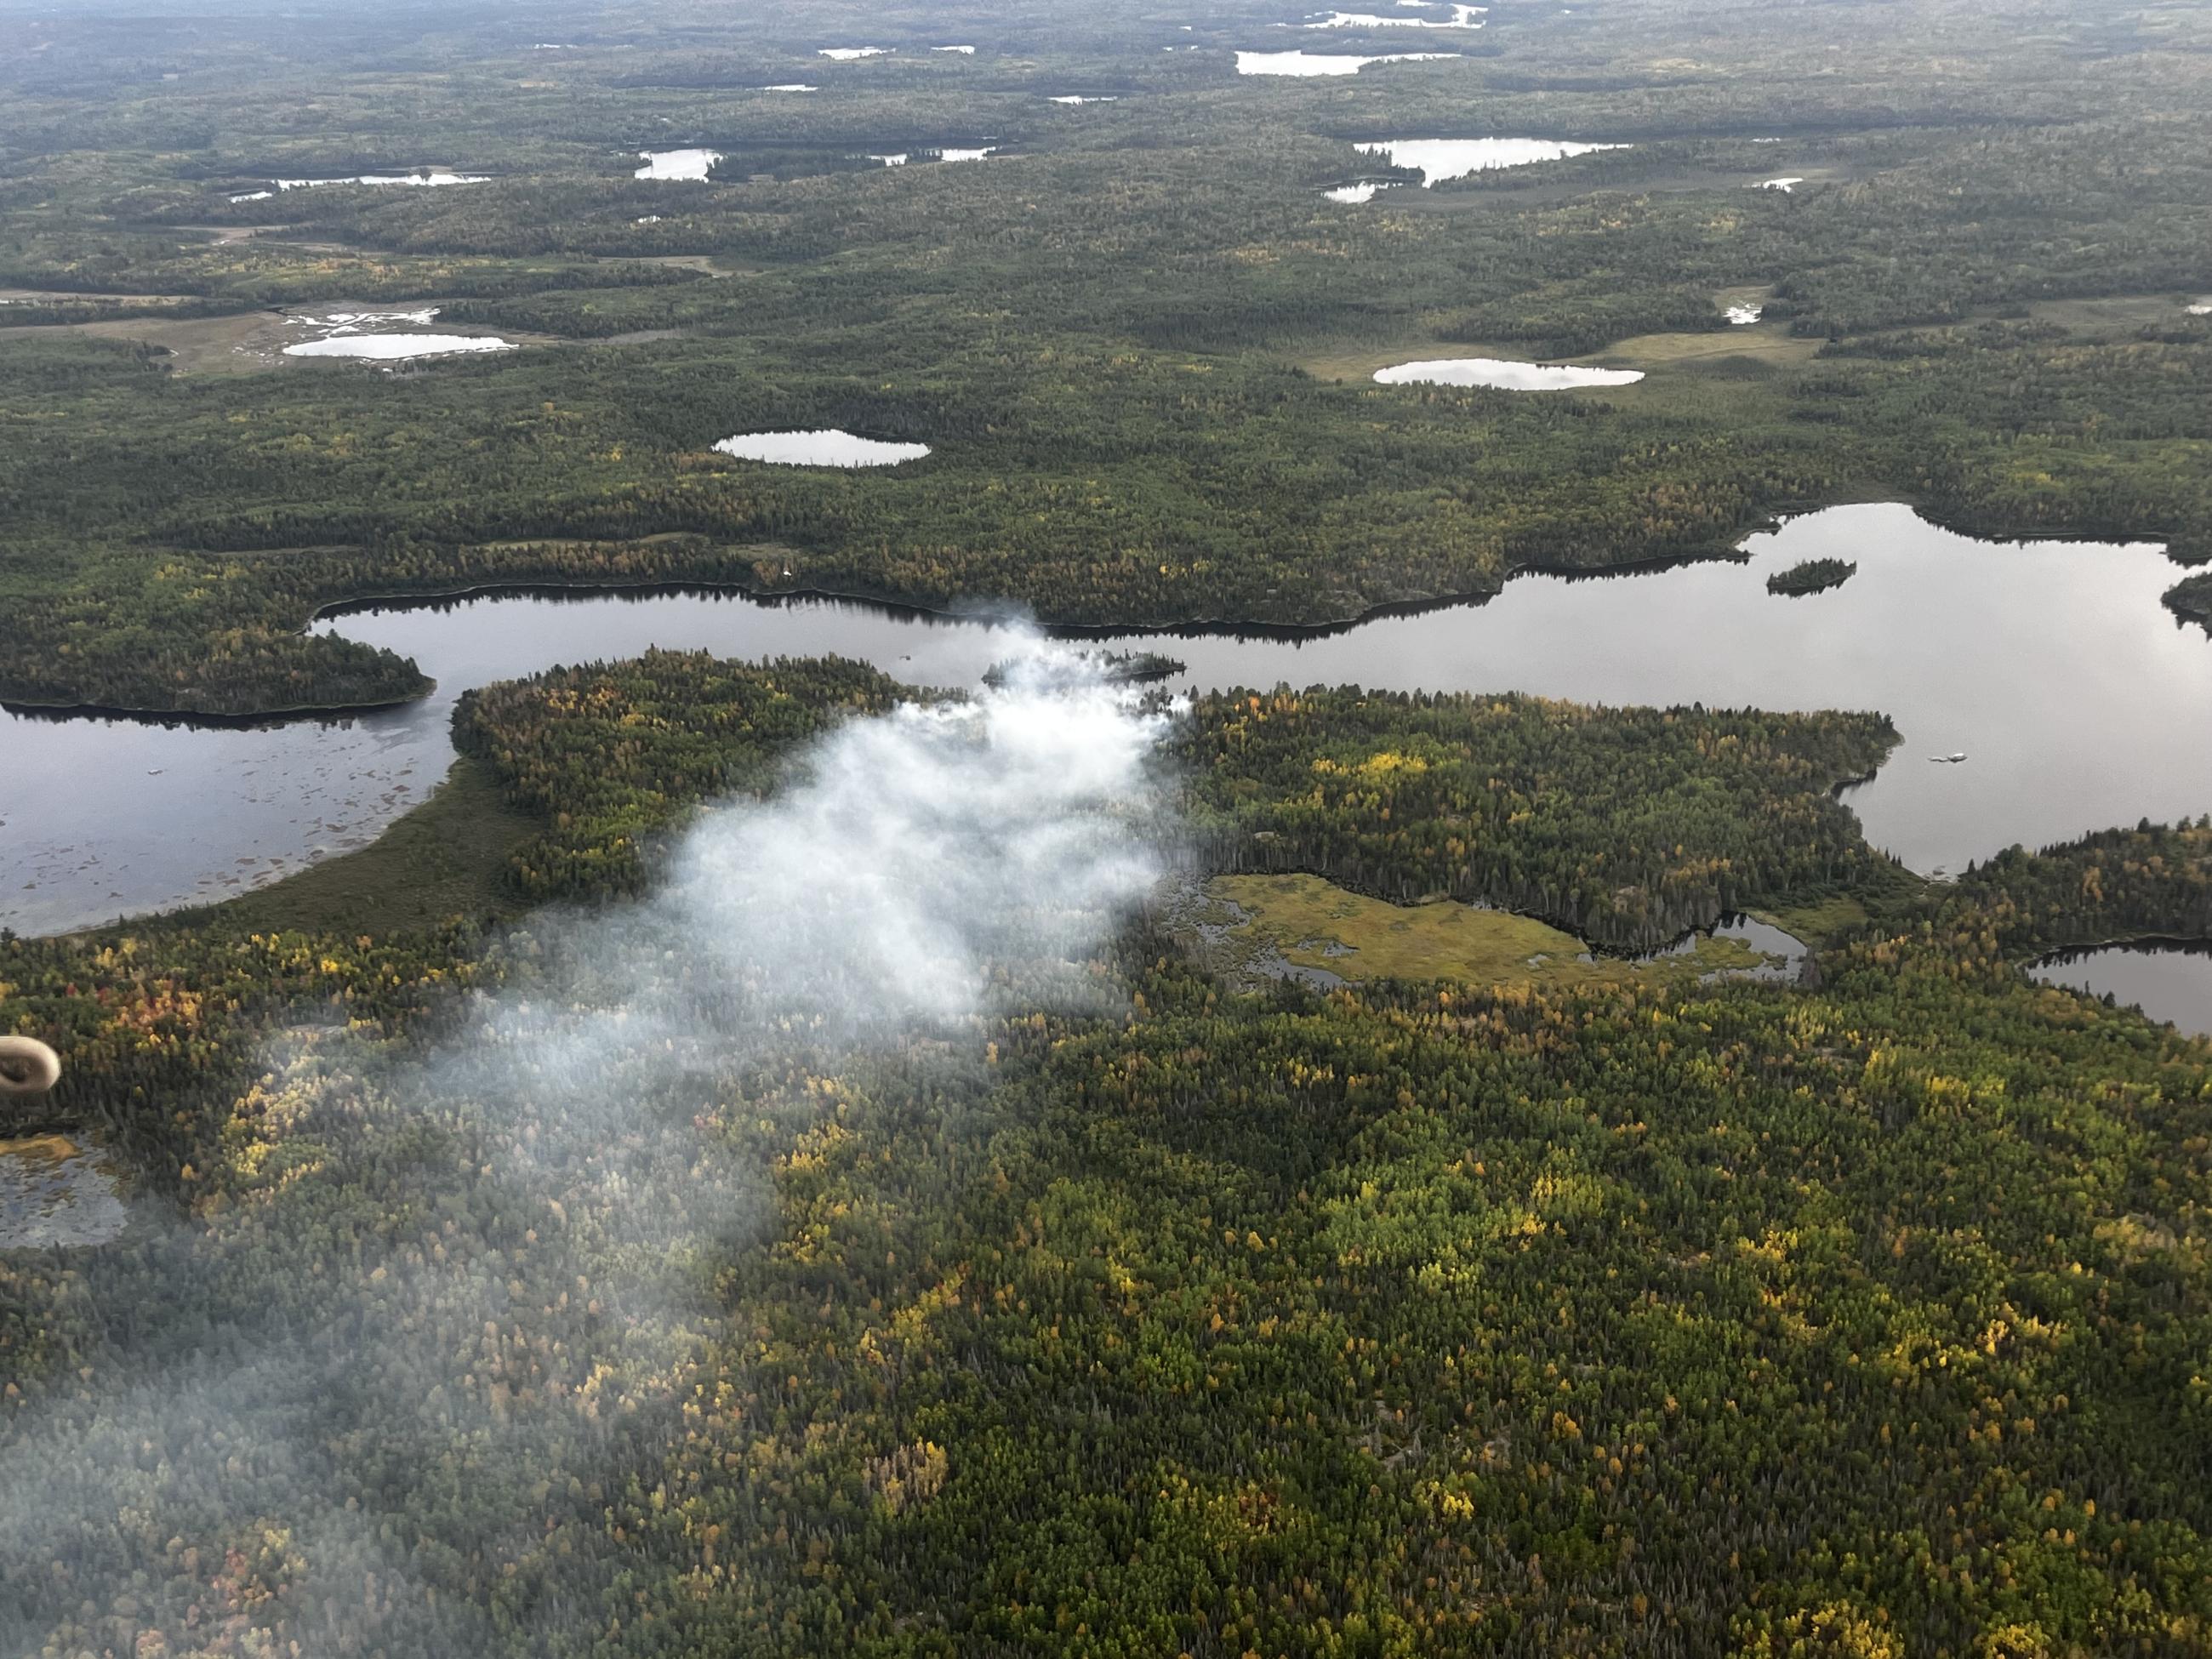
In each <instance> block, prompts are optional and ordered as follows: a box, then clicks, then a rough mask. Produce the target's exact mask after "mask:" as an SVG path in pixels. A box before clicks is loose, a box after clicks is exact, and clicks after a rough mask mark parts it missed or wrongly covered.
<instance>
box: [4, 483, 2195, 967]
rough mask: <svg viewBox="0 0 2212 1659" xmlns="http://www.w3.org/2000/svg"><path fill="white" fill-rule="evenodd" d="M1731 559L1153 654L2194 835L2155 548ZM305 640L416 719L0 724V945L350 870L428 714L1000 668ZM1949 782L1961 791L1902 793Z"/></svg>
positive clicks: (1870, 536)
mask: <svg viewBox="0 0 2212 1659" xmlns="http://www.w3.org/2000/svg"><path fill="white" fill-rule="evenodd" d="M1746 546H1747V551H1748V555H1749V556H1748V558H1747V560H1745V561H1742V562H1735V561H1729V560H1717V561H1711V562H1702V563H1698V564H1692V565H1684V566H1678V567H1675V568H1668V569H1660V570H1651V571H1648V572H1644V573H1641V574H1628V575H1620V576H1613V577H1607V578H1584V579H1579V580H1569V579H1565V578H1561V577H1556V576H1547V575H1535V574H1530V575H1523V576H1519V577H1516V579H1514V580H1512V581H1511V582H1510V583H1509V584H1508V585H1507V586H1506V588H1505V591H1504V592H1503V593H1502V594H1500V595H1499V596H1498V598H1496V599H1492V600H1491V601H1490V602H1489V603H1488V604H1486V605H1459V606H1453V607H1448V608H1443V609H1438V610H1431V611H1422V612H1419V613H1418V614H1414V615H1403V616H1389V617H1378V618H1376V619H1375V620H1372V621H1370V622H1367V623H1362V624H1360V625H1358V626H1357V627H1354V628H1350V629H1344V630H1342V631H1340V632H1337V633H1334V634H1328V635H1306V636H1303V637H1297V638H1276V637H1260V638H1237V637H1234V636H1231V635H1218V634H1217V635H1201V636H1198V637H1192V638H1184V639H1180V640H1177V641H1175V642H1174V643H1173V644H1172V645H1170V646H1169V647H1167V648H1168V649H1169V650H1170V652H1171V653H1172V654H1174V655H1175V656H1176V657H1178V658H1180V659H1182V660H1183V661H1185V662H1186V663H1188V665H1189V668H1190V671H1189V673H1188V676H1187V677H1186V678H1185V679H1184V681H1183V682H1182V683H1183V684H1196V685H1225V684H1237V683H1243V684H1257V685H1272V684H1275V683H1277V682H1279V681H1285V680H1287V681H1290V682H1291V683H1293V684H1301V685H1304V684H1314V683H1316V682H1322V683H1328V684H1340V683H1358V684H1367V685H1371V686H1376V687H1383V688H1389V689H1399V690H1419V689H1431V690H1477V691H1504V690H1521V691H1530V692H1535V693H1540V694H1541V695H1544V696H1557V697H1567V698H1573V699H1577V700H1580V701H1584V702H1611V703H1658V704H1668V703H1687V702H1704V703H1705V704H1706V705H1708V706H1709V707H1710V706H1723V707H1742V706H1747V705H1748V706H1759V707H1764V708H1790V709H1808V708H1879V709H1881V710H1884V711H1886V712H1887V713H1888V714H1890V715H1891V716H1892V717H1893V719H1894V720H1895V721H1896V722H1897V726H1898V728H1899V731H1901V732H1903V733H1904V738H1905V740H1904V743H1903V744H1902V746H1901V747H1900V748H1899V750H1897V752H1896V753H1895V754H1894V755H1893V757H1891V759H1890V761H1889V763H1887V765H1885V766H1884V767H1883V768H1882V769H1881V772H1880V773H1879V775H1877V776H1876V777H1875V779H1874V781H1872V782H1870V783H1867V784H1864V785H1862V786H1860V787H1857V788H1854V789H1852V790H1851V791H1850V792H1849V793H1848V794H1847V795H1846V798H1845V799H1847V800H1848V802H1849V804H1850V805H1851V806H1852V807H1853V809H1854V810H1856V811H1857V812H1858V813H1859V815H1860V817H1861V818H1862V820H1863V822H1864V823H1865V825H1866V829H1867V833H1868V836H1869V838H1870V839H1871V840H1872V841H1873V842H1875V844H1876V845H1878V846H1881V847H1883V848H1887V849H1889V850H1890V851H1891V852H1893V853H1895V854H1897V855H1898V856H1899V857H1900V858H1902V859H1903V860H1905V863H1906V864H1908V865H1910V866H1911V867H1912V868H1914V869H1916V870H1919V871H1921V872H1925V873H1942V872H1954V871H1956V870H1957V869H1959V868H1960V866H1963V865H1964V864H1965V863H1966V861H1967V860H1970V859H1974V858H1980V857H1985V856H1987V855H1988V854H1991V853H1993V852H1996V851H1997V850H1998V849H2000V848H2004V847H2006V846H2009V845H2010V844H2012V843H2013V842H2026V843H2027V844H2028V845H2030V846H2037V845H2041V844H2044V843H2046V842H2054V841H2059V840H2063V839H2066V838H2068V837H2070V836H2076V835H2079V834H2081V833H2082V832H2084V831H2086V830H2089V829H2101V828H2105V827H2107V826H2109V825H2112V824H2116V823H2134V822H2136V819H2138V818H2141V817H2149V818H2151V819H2153V820H2162V821H2171V820H2172V819H2175V818H2178V817H2184V816H2187V817H2194V816H2196V815H2197V814H2198V813H2200V812H2203V811H2212V640H2207V639H2206V637H2205V635H2204V634H2203V630H2201V629H2197V628H2194V627H2191V628H2188V629H2183V628H2179V627H2177V626H2176V624H2175V623H2174V620H2173V618H2172V615H2171V614H2170V613H2169V612H2167V611H2166V610H2165V609H2164V607H2163V606H2161V605H2160V603H2159V599H2160V594H2161V593H2163V592H2164V591H2165V590H2166V587H2168V586H2171V585H2172V582H2173V581H2174V580H2176V578H2177V575H2178V574H2179V573H2178V572H2177V570H2176V568H2175V567H2174V566H2173V565H2172V563H2171V562H2169V561H2168V560H2167V559H2166V557H2165V556H2164V555H2163V554H2162V553H2161V552H2160V550H2158V549H2157V548H2155V547H2154V546H2149V545H2140V544H2139V545H2131V546H2130V545H2113V544H2095V543H2056V542H2042V543H2030V544H2000V543H1987V542H1977V541H1974V540H1972V539H1970V538H1966V537H1963V536H1954V535H1952V534H1949V533H1948V532H1944V531H1941V530H1938V529H1936V528H1935V527H1934V526H1929V525H1928V524H1925V523H1923V521H1921V520H1919V519H1917V517H1915V516H1914V514H1913V513H1911V510H1910V509H1908V508H1906V507H1898V506H1862V507H1834V508H1831V509H1829V510H1827V511H1826V512H1822V513H1813V514H1809V515H1808V516H1806V517H1804V518H1801V519H1797V520H1792V521H1791V522H1790V523H1789V524H1788V525H1786V526H1783V527H1782V528H1781V529H1780V530H1779V531H1777V532H1768V533H1763V534H1760V535H1757V536H1753V538H1751V539H1750V540H1749V542H1748V543H1747V544H1746ZM1820 556H1837V557H1842V558H1847V559H1851V560H1856V561H1857V563H1858V566H1859V569H1858V574H1857V575H1855V576H1854V577H1853V578H1852V579H1851V580H1850V581H1848V582H1846V583H1844V585H1843V586H1841V587H1838V588H1836V589H1833V590H1832V591H1830V592H1825V593H1820V594H1817V595H1814V596H1812V597H1809V598H1802V599H1789V598H1783V597H1778V596H1776V595H1772V594H1770V593H1769V592H1767V591H1766V586H1765V579H1766V577H1767V575H1768V574H1770V573H1771V572H1774V571H1777V570H1780V569H1784V568H1787V567H1789V566H1790V565H1792V564H1795V563H1796V562H1798V561H1800V560H1802V559H1807V558H1814V557H1820ZM317 626H318V629H319V630H321V631H331V632H337V633H342V634H343V635H347V636H348V637H349V638H353V639H357V640H363V641H368V642H370V643H373V644H376V645H383V646H389V647H392V649H393V650H396V651H399V652H402V653H405V654H406V655H408V656H410V657H412V658H414V659H416V661H417V662H418V663H420V664H421V665H422V667H423V669H424V670H425V671H428V673H430V674H432V675H433V676H435V678H437V681H438V690H437V692H436V694H435V696H432V697H430V698H428V699H426V700H425V701H424V702H421V703H417V704H415V705H412V706H410V707H408V708H400V709H394V710H391V711H387V712H384V713H380V714H365V715H361V716H356V717H355V718H352V719H349V720H337V721H316V720H306V721H295V722H292V723H289V724H283V725H277V726H269V727H263V728H258V729H247V730H237V729H210V728H206V727H189V726H179V727H167V728H165V727H162V726H157V725H151V724H145V723H140V722H134V721H129V720H91V719H82V718H78V719H67V720H52V719H47V718H42V717H35V716H21V715H7V716H4V717H0V775H4V776H9V777H15V778H38V779H44V780H48V782H47V783H46V787H42V788H40V789H39V790H37V791H36V792H34V793H27V792H24V791H21V790H16V791H11V792H9V796H8V798H7V799H5V800H4V801H0V925H6V926H11V927H15V929H16V930H17V931H19V932H21V933H45V932H53V931H58V930H61V929H65V928H70V927H82V926H86V925H88V924H90V923H93V922H96V921H105V920H109V919H112V918H113V917H115V916H118V915H125V914H131V913H137V912H141V911H145V910H149V909H155V908H161V907H165V906H171V905H175V904H179V903H184V902H194V901H199V900H206V899H210V898H216V897H222V896H227V895H228V894H231V893H234V892H236V891H238V890H240V889H241V888H244V887H246V886H251V885H254V884H258V883H259V882H262V881H264V880H267V879H270V878H272V877H273V876H275V875H278V874H282V873H283V872H286V871H289V870H293V869H296V868H298V867H300V866H301V865H302V864H304V863H306V862H308V861H310V860H313V859H314V858H316V857H319V856H321V855H324V854H329V853H332V852H337V851H340V850H343V849H345V848H352V847H357V846H361V845H362V844H364V843H365V842H368V841H369V840H370V839H372V838H373V837H374V836H375V835H376V834H377V833H378V831H380V829H383V827H384V826H385V825H386V824H387V823H390V822H391V821H392V819H393V818H395V817H398V815H399V814H400V813H401V812H403V811H405V810H406V809H407V808H409V807H410V806H412V805H416V803H417V802H419V801H421V800H422V799H423V798H424V797H425V796H426V795H428V793H429V792H430V791H431V790H432V789H434V788H435V787H436V786H437V783H438V781H439V779H440V778H441V777H442V776H443V775H444V774H445V772H446V769H447V767H448V765H449V764H450V763H451V761H452V757H453V750H452V746H451V744H450V741H449V738H448V730H447V727H448V721H449V719H450V716H451V713H452V708H453V699H454V698H455V697H456V696H458V695H459V693H460V692H462V691H463V690H466V689H467V688H469V687H471V686H474V685H481V684H484V683H485V682H486V681H489V680H494V679H500V678H508V677H512V676H514V675H519V674H527V673H531V672H533V671H537V670H538V669H542V668H544V667H547V666H549V665H552V664H555V663H574V662H583V661H591V660H596V659H611V658H618V657H625V656H629V655H633V654H635V653H638V652H640V651H642V650H644V649H645V648H646V647H648V646H663V647H675V648H693V649H696V648H705V649H708V650H712V651H714V652H717V653H721V654H724V655H727V656H734V657H757V656H762V655H807V654H811V653H822V652H838V653H843V654H845V655H848V656H852V657H859V658H863V659H866V660H868V661H870V662H872V663H875V664H877V665H879V666H880V667H882V668H884V670H886V671H889V672H890V673H892V674H895V675H896V676H897V677H898V678H901V679H902V680H906V681H908V682H909V683H912V684H939V685H958V686H973V685H975V684H977V683H978V682H979V681H980V679H981V676H982V674H983V671H984V670H985V669H987V667H988V666H989V665H991V663H992V662H993V661H994V659H997V658H998V657H999V656H1000V655H1001V654H1002V653H1003V652H1004V651H1005V649H1006V634H1005V632H1004V630H1003V629H1001V628H1000V627H998V626H995V625H994V624H991V623H984V622H975V621H945V620H935V619H929V618H924V617H914V616H911V615H906V614H899V613H893V612H890V611H884V610H881V609H878V608H875V607H872V606H867V605H855V604H848V603H840V602H836V601H830V600H817V601H793V602H788V603H783V604H763V603H759V602H757V601H754V600H750V599H744V598H743V597H739V596H734V595H702V594H696V593H675V594H669V593H659V594H652V595H643V596H641V595H632V596H629V597H614V596H604V595H602V596H595V597H591V598H586V599H556V598H550V597H542V596H524V597H505V598H496V599H476V600H471V601H467V602H464V603H459V604H448V605H443V606H441V607H437V608H415V609H408V610H393V611H380V612H369V613H362V614H356V615H352V616H346V617H336V618H332V619H328V620H326V621H325V622H323V623H319V624H317ZM1125 642H1126V643H1133V642H1134V639H1133V637H1132V638H1131V639H1130V640H1128V641H1125ZM1955 752H1964V753H1965V754H1966V757H1967V758H1966V762H1965V763H1962V764H1958V765H1950V764H1931V763H1930V762H1929V757H1931V756H1948V755H1951V754H1953V753H1955Z"/></svg>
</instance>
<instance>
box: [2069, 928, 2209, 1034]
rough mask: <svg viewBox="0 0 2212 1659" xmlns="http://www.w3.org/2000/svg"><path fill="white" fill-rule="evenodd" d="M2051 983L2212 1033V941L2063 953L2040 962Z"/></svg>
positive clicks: (2171, 1023) (2182, 1025) (2112, 947)
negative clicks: (2103, 997) (2207, 942)
mask: <svg viewBox="0 0 2212 1659" xmlns="http://www.w3.org/2000/svg"><path fill="white" fill-rule="evenodd" d="M2035 976H2036V978H2038V979H2039V980H2041V981H2043V982H2044V983H2045V985H2063V986H2065V987H2068V988H2069V990H2075V991H2083V992H2087V994H2089V995H2091V996H2093V997H2102V996H2109V997H2111V998H2112V1000H2114V1001H2115V1002H2118V1003H2123V1004H2124V1005H2126V1006H2130V1007H2135V1008H2140V1009H2142V1011H2143V1012H2144V1013H2146V1014H2148V1015H2149V1016H2150V1018H2153V1019H2156V1020H2163V1021H2165V1022H2166V1024H2169V1025H2175V1026H2179V1028H2180V1029H2181V1030H2185V1031H2194V1032H2196V1033H2197V1035H2198V1036H2212V945H2206V944H2189V945H2183V944H2173V943H2166V942H2155V941H2146V942H2144V943H2142V944H2140V945H2106V946H2105V947H2104V948H2103V949H2102V950H2098V951H2060V952H2059V953H2058V954H2057V955H2056V956H2052V957H2045V958H2044V959H2043V960H2042V961H2041V962H2039V963H2036V964H2035Z"/></svg>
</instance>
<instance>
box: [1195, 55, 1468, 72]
mask: <svg viewBox="0 0 2212 1659" xmlns="http://www.w3.org/2000/svg"><path fill="white" fill-rule="evenodd" d="M1458 56H1459V54H1458V53H1457V52H1376V53H1370V54H1369V55H1367V56H1365V57H1357V56H1353V55H1352V54H1350V53H1346V52H1238V53H1237V73H1238V74H1239V75H1357V74H1358V73H1359V71H1360V70H1364V69H1365V68H1366V67H1367V66H1368V65H1369V64H1426V63H1431V62H1433V61H1435V60H1436V59H1437V58H1456V57H1458Z"/></svg>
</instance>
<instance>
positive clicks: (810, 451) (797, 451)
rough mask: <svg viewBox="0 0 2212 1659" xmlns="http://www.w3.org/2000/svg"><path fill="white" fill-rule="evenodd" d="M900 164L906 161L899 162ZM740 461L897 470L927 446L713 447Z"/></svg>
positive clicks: (816, 438) (792, 441) (826, 438)
mask: <svg viewBox="0 0 2212 1659" xmlns="http://www.w3.org/2000/svg"><path fill="white" fill-rule="evenodd" d="M900 159H901V160H902V161H903V160H904V159H905V158H904V157H903V156H902V157H901V158H900ZM713 447H714V448H716V449H719V450H720V451H721V452H722V453H723V454H725V455H735V456H736V457H737V458H738V459H739V460H744V461H769V462H773V463H774V464H775V465H777V466H896V465H898V464H899V463H900V462H901V461H918V460H920V459H921V458H922V457H923V456H925V455H927V454H928V453H929V446H928V445H927V444H903V443H892V442H888V441H884V439H881V438H863V437H860V436H858V435H855V434H854V433H850V432H838V431H835V430H831V429H826V428H825V429H824V430H823V431H819V432H741V433H739V434H738V435H737V436H735V437H733V438H724V439H723V440H722V441H720V442H719V443H717V444H715V445H714V446H713Z"/></svg>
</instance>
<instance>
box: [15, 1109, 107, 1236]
mask: <svg viewBox="0 0 2212 1659" xmlns="http://www.w3.org/2000/svg"><path fill="white" fill-rule="evenodd" d="M129 1220H130V1212H129V1211H127V1210H126V1209H125V1207H124V1204H123V1200H122V1199H121V1198H120V1197H118V1195H117V1193H116V1188H115V1177H114V1175H113V1173H112V1171H111V1170H109V1169H108V1167H107V1164H106V1160H104V1159H103V1158H101V1157H100V1154H99V1152H97V1151H96V1150H92V1149H88V1148H86V1147H84V1146H80V1145H78V1144H77V1143H76V1141H74V1140H71V1139H69V1138H68V1137H67V1136H65V1135H33V1136H29V1137H27V1138H24V1139H14V1140H6V1139H0V1250H21V1249H53V1248H57V1247H60V1246H64V1245H71V1244H105V1243H106V1242H107V1241H108V1240H109V1239H111V1238H113V1237H116V1236H117V1235H118V1233H120V1232H121V1231H123V1229H124V1227H125V1225H126V1224H127V1223H128V1222H129Z"/></svg>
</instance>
